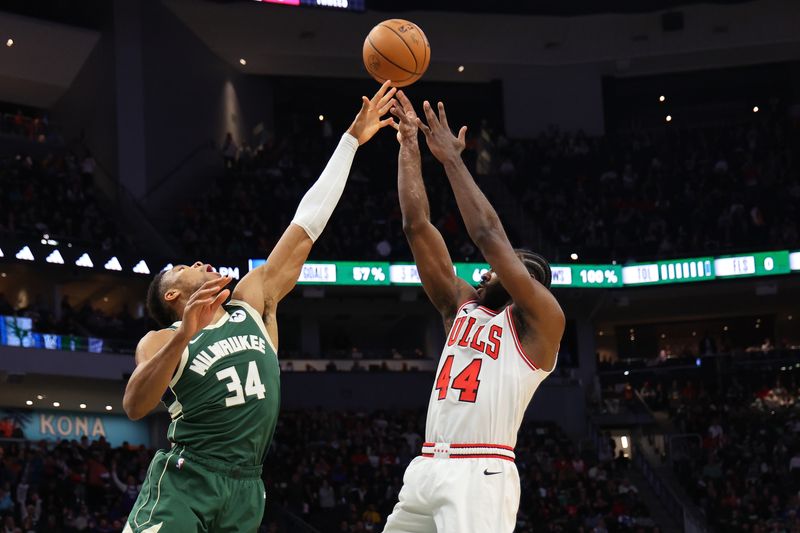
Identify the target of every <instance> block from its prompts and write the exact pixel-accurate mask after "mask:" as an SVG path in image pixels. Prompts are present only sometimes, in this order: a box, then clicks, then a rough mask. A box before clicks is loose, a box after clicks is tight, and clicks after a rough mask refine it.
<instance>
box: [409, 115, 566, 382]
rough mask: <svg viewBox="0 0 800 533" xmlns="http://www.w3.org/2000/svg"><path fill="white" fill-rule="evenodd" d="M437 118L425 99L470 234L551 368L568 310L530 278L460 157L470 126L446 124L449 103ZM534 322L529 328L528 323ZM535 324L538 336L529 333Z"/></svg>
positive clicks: (427, 130)
mask: <svg viewBox="0 0 800 533" xmlns="http://www.w3.org/2000/svg"><path fill="white" fill-rule="evenodd" d="M438 107H439V116H438V117H437V116H436V114H435V113H434V111H433V109H432V108H431V106H430V104H429V103H428V102H427V101H426V102H425V103H424V105H423V110H424V112H425V117H426V119H427V122H428V125H427V126H426V125H425V124H423V123H422V121H420V120H419V119H417V124H418V126H419V127H420V129H422V131H423V133H424V134H425V139H426V141H427V143H428V147H429V148H430V150H431V153H433V155H434V157H436V159H438V160H439V161H440V162H441V163H442V164H443V165H444V168H445V172H446V173H447V178H448V180H449V181H450V185H451V187H452V189H453V193H454V194H455V197H456V203H457V204H458V209H459V211H460V212H461V216H462V218H463V219H464V225H465V226H466V227H467V232H468V233H469V236H470V238H472V240H473V241H474V242H475V244H476V246H477V247H478V248H479V249H480V251H481V253H482V254H483V257H484V258H485V259H486V261H488V262H489V264H490V265H491V266H492V269H493V270H494V272H495V273H496V274H497V276H498V278H499V279H500V282H501V283H502V285H503V287H504V288H505V289H506V290H507V291H508V293H509V295H510V296H511V299H512V300H513V302H514V310H515V311H516V313H515V321H516V322H521V323H520V324H519V325H520V326H522V327H520V328H519V329H520V330H521V332H522V333H523V335H522V337H523V338H522V341H523V343H525V344H528V345H529V347H530V348H531V349H530V350H529V353H532V354H535V355H534V357H535V358H537V361H535V362H536V363H537V365H538V366H539V367H540V368H544V369H551V368H552V367H553V365H554V364H555V354H556V350H557V349H558V344H559V342H560V341H561V336H562V334H563V332H564V322H565V319H564V312H563V311H562V310H561V306H560V305H559V304H558V301H557V300H556V299H555V297H554V296H553V294H552V293H551V292H550V291H549V290H548V289H547V288H546V287H544V286H543V285H542V284H541V283H539V282H538V281H536V280H535V279H533V278H532V277H531V274H530V273H529V272H528V269H527V268H526V267H525V265H524V264H523V263H522V261H521V260H520V258H519V257H518V256H517V254H516V252H515V251H514V249H513V248H512V246H511V243H510V242H509V240H508V237H507V236H506V232H505V230H504V229H503V225H502V224H501V222H500V218H499V217H498V216H497V212H496V211H495V210H494V208H493V207H492V205H491V204H490V203H489V201H488V200H487V199H486V196H484V194H483V192H481V190H480V188H478V185H477V184H476V183H475V180H474V179H473V177H472V175H471V174H470V172H469V170H468V169H467V167H466V165H465V164H464V161H463V160H462V159H461V152H462V151H463V150H464V146H465V141H466V133H467V128H466V126H463V127H462V128H461V129H460V130H459V132H458V136H455V135H453V133H452V131H451V130H450V126H449V125H448V123H447V116H446V115H445V112H444V105H443V104H442V103H441V102H439V106H438ZM525 326H530V327H525ZM531 328H533V329H534V330H535V331H536V335H525V333H524V332H526V331H529V330H530V329H531Z"/></svg>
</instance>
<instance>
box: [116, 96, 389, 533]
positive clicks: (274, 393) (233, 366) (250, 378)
mask: <svg viewBox="0 0 800 533" xmlns="http://www.w3.org/2000/svg"><path fill="white" fill-rule="evenodd" d="M394 92H395V89H394V88H390V82H388V81H387V82H386V83H384V84H383V86H382V87H381V88H380V90H378V92H377V93H376V94H375V96H374V97H373V98H372V99H371V100H370V99H368V98H367V97H363V98H362V106H361V110H360V111H359V113H358V115H356V118H355V120H354V121H353V123H352V125H351V126H350V128H349V129H348V130H347V133H345V134H344V135H343V136H342V140H341V141H340V143H339V145H338V147H337V148H336V150H335V151H334V153H333V155H332V156H331V159H330V161H329V162H328V164H327V166H326V167H325V170H324V171H323V172H322V174H321V175H320V177H319V179H318V180H317V181H316V183H314V185H313V186H312V187H311V188H310V189H309V190H308V192H307V193H306V194H305V196H304V197H303V199H302V200H301V201H300V205H299V206H298V208H297V212H296V214H295V217H294V219H293V220H292V223H291V224H290V225H289V227H288V229H286V231H285V232H284V234H283V236H282V237H281V238H280V240H279V241H278V243H277V244H276V245H275V248H274V249H273V250H272V252H271V253H270V255H269V258H268V259H267V262H266V264H264V265H263V266H260V267H258V268H257V269H255V270H253V271H252V272H250V273H249V274H247V275H246V276H245V277H244V278H243V279H242V280H241V281H240V282H239V283H238V285H237V286H236V288H235V289H233V293H232V294H231V291H230V289H227V288H225V287H226V286H227V285H228V283H229V282H230V279H228V278H224V277H222V276H220V275H219V274H218V273H216V272H214V270H213V269H212V268H211V267H210V266H209V265H206V264H204V263H201V262H197V263H194V264H193V265H178V266H176V267H174V268H172V269H171V270H169V271H166V272H163V273H160V274H158V275H157V276H156V277H155V279H154V280H153V282H152V284H151V286H150V290H149V291H148V298H147V300H148V308H149V310H150V313H151V315H152V316H153V317H154V318H155V319H156V320H158V321H160V322H162V323H163V325H165V326H167V324H171V325H168V326H167V327H165V329H162V330H159V331H151V332H150V333H148V334H147V335H145V337H144V338H143V339H142V340H141V341H140V342H139V345H138V347H137V349H136V365H137V366H136V370H134V372H133V374H132V375H131V378H130V381H129V382H128V385H127V388H126V389H125V397H124V399H123V407H124V408H125V412H126V413H127V414H128V416H129V417H130V418H132V419H139V418H142V417H143V416H145V415H146V414H147V413H149V412H150V411H151V410H152V409H153V408H155V407H156V405H158V402H159V401H160V400H162V399H163V401H164V403H165V404H166V405H167V407H168V408H169V414H170V416H171V418H172V423H171V424H170V426H169V430H168V432H167V438H168V439H169V441H170V442H171V443H172V446H171V448H170V449H169V450H160V451H158V452H157V453H156V455H155V457H154V458H153V461H152V462H151V464H150V468H149V469H148V472H147V479H146V480H145V481H144V484H143V485H142V490H141V492H140V493H139V497H138V499H137V500H136V503H135V504H134V506H133V509H132V510H131V513H130V515H129V516H128V521H127V524H126V526H125V531H126V532H135V533H158V532H159V531H160V532H161V533H188V532H195V531H198V532H200V531H202V532H213V533H227V532H248V533H250V532H254V531H256V530H257V529H258V526H259V524H260V523H261V518H262V516H263V513H264V500H265V498H266V493H265V491H264V484H263V483H262V481H261V465H262V463H263V461H264V456H265V454H266V452H267V449H268V448H269V445H270V442H271V441H272V435H273V433H274V431H275V424H276V421H277V417H278V409H279V404H280V370H279V366H278V360H277V350H278V325H277V323H276V311H277V306H278V302H280V301H281V299H282V298H283V297H284V296H286V294H288V293H289V291H290V290H292V288H293V287H294V285H295V283H296V282H297V279H298V277H299V276H300V270H301V268H302V266H303V263H304V262H305V260H306V259H307V257H308V254H309V252H310V251H311V246H312V245H313V244H314V241H315V240H316V239H317V237H319V235H320V234H321V232H322V230H323V228H324V227H325V225H326V224H327V222H328V219H329V218H330V216H331V213H332V212H333V209H334V207H335V206H336V204H337V203H338V201H339V198H340V197H341V194H342V191H343V189H344V186H345V183H346V181H347V176H348V174H349V172H350V166H351V164H352V161H353V157H354V156H355V152H356V149H357V148H358V146H359V145H361V144H364V143H365V142H367V141H368V140H369V139H370V138H372V136H373V135H375V133H377V131H378V130H380V129H381V128H383V127H384V126H388V125H390V124H391V123H392V119H391V118H387V119H383V120H382V119H381V117H382V116H383V115H385V114H386V113H387V112H388V110H389V108H390V107H391V106H392V105H393V103H394V100H393V99H392V97H393V96H394ZM265 200H266V199H265ZM229 297H231V299H230V301H228V298H229ZM226 302H227V303H226Z"/></svg>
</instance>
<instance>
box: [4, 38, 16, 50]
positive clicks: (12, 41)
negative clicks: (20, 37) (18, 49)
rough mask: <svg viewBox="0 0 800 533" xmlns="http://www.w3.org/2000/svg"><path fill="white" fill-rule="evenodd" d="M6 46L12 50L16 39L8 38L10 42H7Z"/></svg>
mask: <svg viewBox="0 0 800 533" xmlns="http://www.w3.org/2000/svg"><path fill="white" fill-rule="evenodd" d="M6 46H8V47H9V48H11V47H12V46H14V39H12V38H11V37H9V38H8V40H7V41H6Z"/></svg>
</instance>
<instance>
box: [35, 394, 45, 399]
mask: <svg viewBox="0 0 800 533" xmlns="http://www.w3.org/2000/svg"><path fill="white" fill-rule="evenodd" d="M36 399H37V400H44V396H42V395H41V394H37V395H36Z"/></svg>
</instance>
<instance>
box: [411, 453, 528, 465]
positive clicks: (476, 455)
mask: <svg viewBox="0 0 800 533" xmlns="http://www.w3.org/2000/svg"><path fill="white" fill-rule="evenodd" d="M421 455H422V457H433V454H432V453H423V454H421ZM448 459H504V460H506V461H510V462H512V463H513V462H514V459H512V458H511V457H507V456H505V455H496V454H493V453H472V454H469V455H466V454H465V455H451V456H450V457H448Z"/></svg>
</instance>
